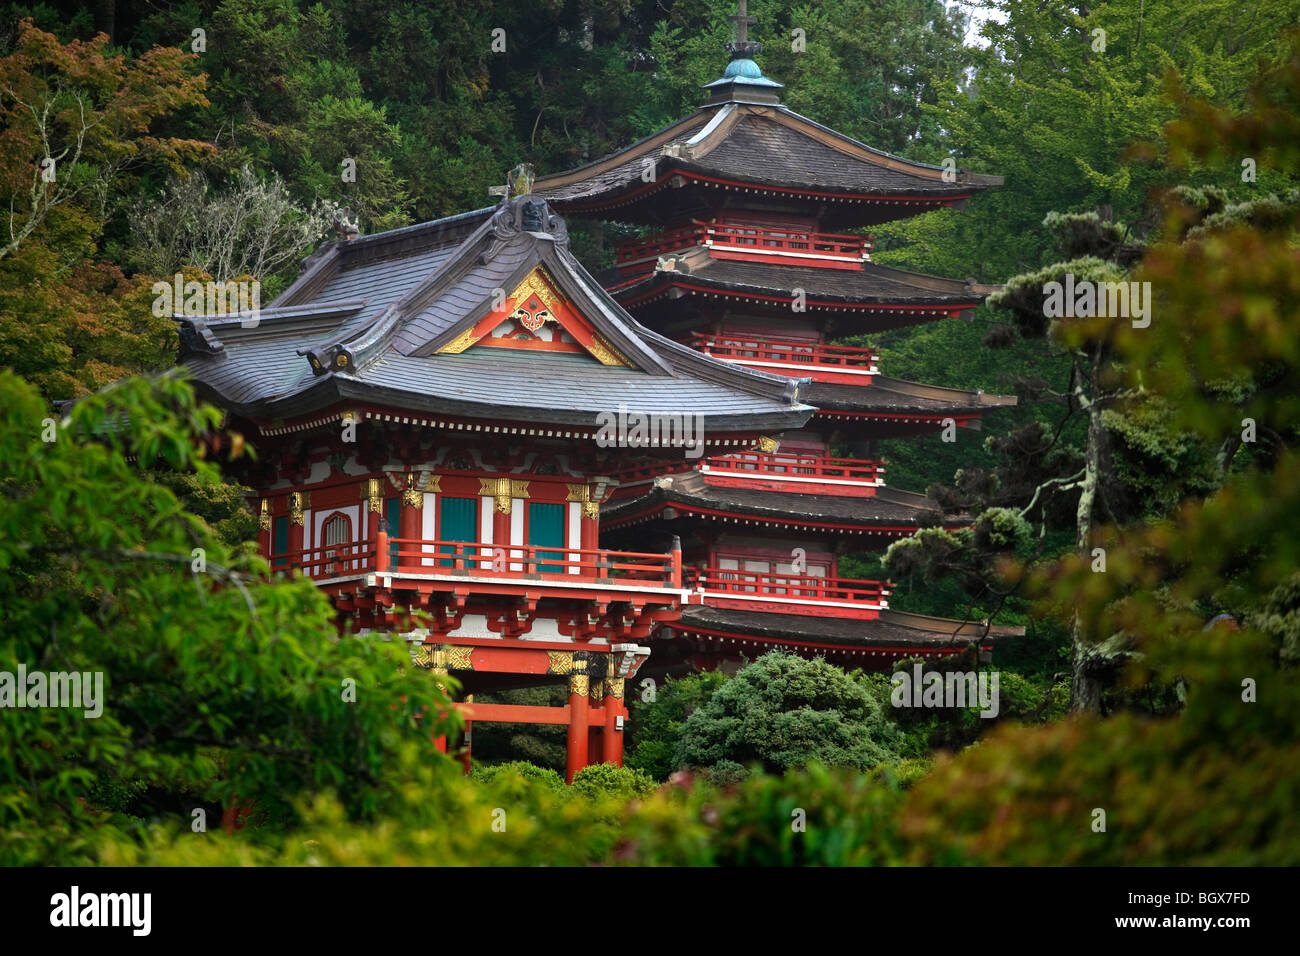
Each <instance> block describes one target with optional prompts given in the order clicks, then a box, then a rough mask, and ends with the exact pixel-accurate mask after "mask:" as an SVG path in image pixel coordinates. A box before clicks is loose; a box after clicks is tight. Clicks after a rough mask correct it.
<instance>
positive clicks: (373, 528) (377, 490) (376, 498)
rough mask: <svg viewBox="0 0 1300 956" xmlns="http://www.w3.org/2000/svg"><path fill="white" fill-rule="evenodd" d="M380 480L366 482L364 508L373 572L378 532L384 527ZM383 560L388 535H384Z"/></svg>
mask: <svg viewBox="0 0 1300 956" xmlns="http://www.w3.org/2000/svg"><path fill="white" fill-rule="evenodd" d="M381 481H382V479H380V478H370V479H368V480H367V481H366V508H367V510H368V511H369V514H368V515H367V516H366V523H367V526H368V527H367V529H366V530H367V534H366V538H367V539H368V540H369V541H370V548H371V550H372V551H373V552H374V555H375V564H374V565H373V567H374V568H375V570H379V559H380V554H379V532H380V531H381V530H382V529H383V527H384V489H383V485H382V484H380V482H381ZM384 538H385V541H384V548H385V553H384V555H383V556H384V558H385V559H386V558H387V557H388V554H387V547H388V541H387V538H388V535H384Z"/></svg>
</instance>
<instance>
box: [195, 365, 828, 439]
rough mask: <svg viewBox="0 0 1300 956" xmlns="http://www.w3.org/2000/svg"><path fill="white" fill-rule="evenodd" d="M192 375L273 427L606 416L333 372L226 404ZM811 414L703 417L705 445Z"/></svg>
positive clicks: (587, 422)
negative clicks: (345, 420) (368, 413)
mask: <svg viewBox="0 0 1300 956" xmlns="http://www.w3.org/2000/svg"><path fill="white" fill-rule="evenodd" d="M190 371H191V372H192V373H193V374H194V378H195V383H196V386H197V387H198V389H199V391H200V392H201V393H203V395H204V397H207V398H210V399H212V400H213V401H215V402H216V403H217V404H219V405H220V406H221V407H222V408H224V409H227V410H228V411H230V412H231V413H233V414H236V415H240V416H242V417H244V418H248V419H250V420H252V421H255V422H259V423H271V422H274V423H279V424H277V426H276V427H282V426H284V425H286V424H287V423H296V422H302V421H314V420H316V419H318V418H320V417H321V416H322V415H325V414H326V413H331V412H332V413H335V414H334V415H333V417H331V418H328V419H326V420H329V421H333V420H337V418H338V416H339V415H340V414H341V413H342V412H343V411H345V410H346V409H347V408H351V407H353V406H355V405H358V404H365V405H368V406H373V407H377V408H379V407H382V408H386V409H389V410H391V412H390V413H389V414H388V415H387V416H386V417H388V418H389V420H399V419H400V420H418V421H419V422H421V423H423V424H429V425H433V424H437V423H438V422H439V421H440V420H443V419H448V418H450V419H472V420H478V421H482V422H486V423H488V424H490V425H496V426H503V427H504V426H508V425H510V424H512V423H529V424H536V425H543V426H546V425H549V426H558V427H565V428H570V429H573V428H576V429H586V430H590V431H591V432H592V433H593V434H594V433H595V432H596V431H597V430H599V429H600V428H601V425H602V422H601V416H602V415H605V414H608V412H602V411H595V410H589V411H584V410H576V409H551V408H530V407H526V406H521V405H519V404H517V403H513V402H506V401H503V402H502V403H500V404H497V403H488V402H475V401H464V400H448V399H442V398H438V397H435V396H430V395H427V394H425V393H422V392H416V391H409V390H406V389H396V388H390V387H385V386H380V385H375V384H372V383H368V382H365V381H358V380H356V379H353V378H351V377H350V376H347V375H339V374H336V373H334V372H329V373H326V374H325V375H323V376H320V377H319V378H317V379H315V380H314V381H313V382H312V383H311V384H310V385H308V386H307V387H306V388H304V389H302V390H300V391H296V392H293V393H291V394H288V395H284V396H281V397H277V398H272V399H265V400H259V401H254V402H237V401H231V400H229V399H228V398H227V397H226V396H224V395H222V394H221V393H220V392H219V391H217V390H216V389H215V388H213V387H212V386H210V385H209V384H208V383H207V382H206V381H205V380H204V378H203V375H202V369H201V367H199V368H195V367H194V366H190ZM813 412H814V409H813V408H812V407H811V406H808V405H794V406H791V407H790V408H789V409H783V410H780V411H772V412H754V413H744V414H736V415H725V414H719V415H705V416H704V418H703V423H704V432H703V434H704V435H705V444H706V446H707V445H708V444H709V438H708V436H709V434H710V433H724V434H725V433H738V432H739V433H746V434H766V433H768V432H771V431H780V430H782V429H787V428H791V429H797V428H800V427H802V426H803V425H804V424H805V423H806V422H807V421H808V419H809V418H810V417H811V416H812V414H813ZM413 413H424V415H423V416H421V415H419V414H413ZM291 430H297V429H291Z"/></svg>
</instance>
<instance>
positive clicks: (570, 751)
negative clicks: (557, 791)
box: [564, 661, 589, 783]
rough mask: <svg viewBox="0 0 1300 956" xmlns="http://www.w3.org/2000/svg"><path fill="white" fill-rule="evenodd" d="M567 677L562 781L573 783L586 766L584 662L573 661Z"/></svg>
mask: <svg viewBox="0 0 1300 956" xmlns="http://www.w3.org/2000/svg"><path fill="white" fill-rule="evenodd" d="M573 667H574V671H575V673H573V674H570V675H569V736H568V747H567V752H566V755H565V772H564V779H565V782H567V783H573V778H574V777H576V776H577V775H578V771H579V770H581V769H582V768H583V767H585V766H587V691H588V687H589V685H588V681H587V675H586V674H585V673H582V672H581V671H585V670H586V661H574V662H573Z"/></svg>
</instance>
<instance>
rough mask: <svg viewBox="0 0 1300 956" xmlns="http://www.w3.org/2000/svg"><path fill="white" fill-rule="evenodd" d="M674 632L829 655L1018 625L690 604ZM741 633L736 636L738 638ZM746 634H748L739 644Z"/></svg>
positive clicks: (902, 651)
mask: <svg viewBox="0 0 1300 956" xmlns="http://www.w3.org/2000/svg"><path fill="white" fill-rule="evenodd" d="M672 630H673V633H674V635H677V636H680V637H685V638H693V639H696V640H700V641H702V642H706V643H713V644H715V645H716V646H717V647H718V648H719V649H721V650H731V651H743V652H744V653H746V654H748V656H751V657H754V656H757V655H758V654H759V653H762V652H763V651H764V650H769V649H778V650H794V649H796V648H797V649H805V650H806V649H814V650H817V651H820V652H823V653H825V654H828V655H835V654H845V653H848V654H862V653H865V654H872V655H876V654H883V655H885V656H889V657H900V656H905V655H908V654H925V653H951V652H952V651H954V650H961V649H963V648H965V647H966V645H967V644H968V643H969V642H972V641H974V642H977V643H978V644H979V646H980V647H981V648H991V647H992V646H993V645H995V644H996V643H998V642H999V641H1001V640H1004V639H1006V638H1010V637H1020V636H1022V635H1023V634H1024V632H1025V629H1024V628H1023V627H1019V626H1002V625H989V624H988V623H987V622H985V621H957V620H952V619H949V618H943V617H932V616H930V615H928V614H911V613H909V612H906V611H895V610H893V609H892V608H884V609H882V610H881V611H880V613H879V616H878V617H876V618H875V619H873V620H870V621H859V620H853V619H851V618H835V617H830V616H819V617H812V616H806V615H800V614H773V613H771V612H768V611H737V610H735V609H733V608H719V607H709V606H708V605H698V606H697V605H693V606H690V607H687V608H685V609H684V610H683V611H682V616H681V618H680V619H679V620H677V621H675V622H673V624H672ZM737 635H740V636H741V638H740V640H738V639H737ZM745 638H748V639H751V640H748V641H744V643H743V644H742V643H740V641H742V640H744V639H745Z"/></svg>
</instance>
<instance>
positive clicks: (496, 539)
mask: <svg viewBox="0 0 1300 956" xmlns="http://www.w3.org/2000/svg"><path fill="white" fill-rule="evenodd" d="M503 503H504V504H505V506H506V509H507V510H505V511H502V510H501V506H502V504H503ZM511 504H512V501H511V499H510V498H505V499H502V498H501V497H500V496H498V497H497V499H496V508H495V509H494V510H493V512H492V570H494V571H509V570H510V551H509V547H510V510H509V509H510V506H511Z"/></svg>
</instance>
